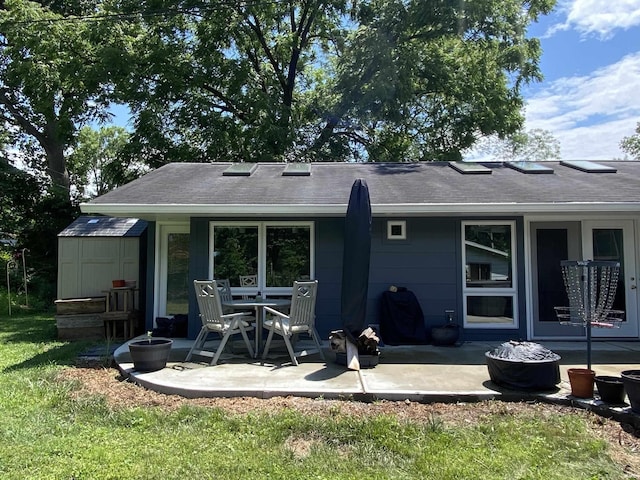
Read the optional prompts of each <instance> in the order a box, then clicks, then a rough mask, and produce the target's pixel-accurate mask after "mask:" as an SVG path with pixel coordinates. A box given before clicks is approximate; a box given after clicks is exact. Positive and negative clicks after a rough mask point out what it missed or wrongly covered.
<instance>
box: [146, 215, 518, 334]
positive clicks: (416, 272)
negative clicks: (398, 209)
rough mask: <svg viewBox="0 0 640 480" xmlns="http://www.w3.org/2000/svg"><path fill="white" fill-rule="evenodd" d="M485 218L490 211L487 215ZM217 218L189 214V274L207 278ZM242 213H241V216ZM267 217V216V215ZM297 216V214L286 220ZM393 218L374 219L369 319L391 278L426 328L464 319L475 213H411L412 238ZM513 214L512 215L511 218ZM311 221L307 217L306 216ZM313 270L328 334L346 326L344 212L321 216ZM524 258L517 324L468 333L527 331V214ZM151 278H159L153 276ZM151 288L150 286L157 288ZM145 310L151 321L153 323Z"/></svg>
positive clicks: (321, 325) (321, 327)
mask: <svg viewBox="0 0 640 480" xmlns="http://www.w3.org/2000/svg"><path fill="white" fill-rule="evenodd" d="M483 219H484V218H483ZM212 220H214V219H212V218H193V219H192V220H191V236H190V243H191V252H190V261H189V262H190V263H189V277H190V279H191V280H194V279H203V278H207V277H208V272H209V266H208V261H209V253H208V248H209V222H210V221H212ZM235 220H240V219H235ZM262 220H264V221H268V219H262ZM288 220H291V219H288ZM387 220H389V219H387V218H374V219H373V225H372V242H371V268H370V273H369V299H368V304H367V319H368V320H367V321H368V323H380V313H379V312H380V298H381V294H382V292H384V291H386V290H388V289H389V287H390V286H391V285H396V286H402V287H406V288H407V289H409V290H411V291H413V292H414V293H415V295H416V297H417V298H418V301H419V302H420V305H421V307H422V310H423V312H424V316H425V324H426V326H427V330H429V328H430V327H433V326H436V325H441V324H442V323H443V322H444V321H445V313H444V312H445V310H454V311H455V312H456V314H455V315H456V320H457V321H458V322H460V323H462V318H461V314H462V278H461V271H462V267H461V262H462V252H461V248H462V245H461V238H460V235H461V233H460V232H461V222H462V220H472V219H469V218H464V219H463V218H440V217H437V218H418V217H416V218H406V219H405V220H406V222H407V224H406V228H407V239H406V240H388V239H387V238H386V236H387ZM509 220H513V218H510V219H509ZM304 221H309V219H304ZM314 221H315V277H316V279H317V280H318V282H319V287H318V302H317V306H316V317H317V328H318V331H319V333H320V336H321V337H322V338H323V339H327V338H328V335H329V332H330V331H331V330H336V329H340V328H341V327H342V321H341V317H340V296H341V282H342V255H343V234H344V218H318V219H315V220H314ZM516 236H517V246H516V251H517V258H518V261H517V264H518V286H519V290H518V300H519V305H518V307H517V308H518V314H519V318H520V328H519V329H518V330H513V329H510V330H498V329H467V330H465V332H464V333H463V336H464V339H466V340H495V341H498V340H500V341H501V340H506V339H518V338H526V325H525V318H526V317H525V314H526V312H525V289H524V266H523V265H524V262H523V258H524V238H523V221H522V219H521V218H517V219H516ZM154 242H155V224H153V223H150V224H149V244H150V248H149V251H150V252H153V250H154V245H153V244H154ZM148 258H149V271H150V272H153V269H154V267H155V265H154V256H153V254H152V253H151V254H150V256H149V257H148ZM148 285H151V286H152V285H153V281H152V279H150V280H149V282H148ZM151 288H152V287H151ZM151 288H149V287H148V288H147V292H148V296H147V298H148V301H147V306H148V308H147V312H152V311H153V308H152V307H153V306H152V305H151V302H152V299H153V295H152V290H151ZM190 305H193V306H194V308H190V310H189V337H190V338H194V337H195V336H196V335H197V332H198V331H199V329H200V321H199V319H198V317H197V307H195V305H196V300H195V295H194V293H193V292H191V293H190ZM149 316H150V313H148V314H147V326H149V325H151V324H152V320H153V319H150V318H149Z"/></svg>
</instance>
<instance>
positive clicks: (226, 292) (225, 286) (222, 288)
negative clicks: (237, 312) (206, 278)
mask: <svg viewBox="0 0 640 480" xmlns="http://www.w3.org/2000/svg"><path fill="white" fill-rule="evenodd" d="M216 283H217V285H218V291H219V292H220V302H221V303H222V313H232V312H233V309H231V308H229V307H225V306H224V303H225V302H233V295H232V294H231V283H230V282H229V279H228V278H220V279H217V280H216Z"/></svg>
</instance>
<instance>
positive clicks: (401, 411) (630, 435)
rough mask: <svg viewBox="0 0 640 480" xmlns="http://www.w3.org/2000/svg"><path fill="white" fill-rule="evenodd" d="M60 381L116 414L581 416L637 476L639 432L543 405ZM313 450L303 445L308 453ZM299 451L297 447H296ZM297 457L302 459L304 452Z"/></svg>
mask: <svg viewBox="0 0 640 480" xmlns="http://www.w3.org/2000/svg"><path fill="white" fill-rule="evenodd" d="M59 378H60V380H62V381H76V382H78V385H79V387H78V388H77V389H75V390H74V391H73V395H74V396H75V397H76V398H81V397H85V396H87V395H103V396H104V398H105V400H106V402H107V403H108V405H110V406H111V407H114V408H130V407H135V406H139V407H158V408H161V409H164V410H167V411H172V410H176V409H178V408H180V407H181V406H184V405H194V406H202V407H215V408H220V409H223V410H224V411H225V412H227V413H229V414H231V415H244V414H247V413H250V412H254V411H269V412H276V411H278V410H280V409H295V410H297V411H299V412H301V413H303V414H310V415H320V416H327V417H329V416H330V417H336V416H341V415H349V416H357V415H360V416H363V417H364V416H375V415H394V416H395V417H396V418H398V420H400V421H410V422H442V424H444V425H473V424H475V423H477V422H478V421H479V420H481V419H482V418H484V417H486V416H488V415H495V414H501V415H519V414H530V413H531V412H535V413H536V414H538V415H541V416H545V415H551V414H554V413H563V414H570V415H580V416H582V417H585V418H587V420H588V425H589V428H590V429H591V430H592V431H593V432H594V433H595V434H596V435H597V436H598V437H599V438H602V439H604V440H606V441H607V442H608V443H609V445H610V447H611V448H610V454H611V456H612V458H613V459H614V460H615V461H616V462H617V463H618V464H620V465H622V466H623V467H624V469H625V471H626V472H627V474H629V475H630V477H631V478H637V476H640V455H639V454H640V435H639V434H640V432H638V431H634V429H633V428H632V427H631V426H629V425H621V424H620V423H618V422H616V421H613V420H609V419H606V418H603V417H600V416H598V415H595V414H593V413H591V412H587V411H585V410H582V409H578V408H573V407H567V406H560V405H550V404H545V403H535V402H521V403H515V402H514V403H510V402H501V401H486V402H478V403H429V404H423V403H416V402H410V401H404V402H391V401H385V400H382V401H378V402H374V403H362V402H354V401H341V400H323V399H312V398H303V397H274V398H269V399H260V398H253V397H235V398H193V399H191V398H184V397H180V396H178V395H165V394H162V393H157V392H154V391H151V390H147V389H146V388H142V387H140V386H138V385H135V384H133V383H131V382H129V381H128V380H127V379H126V378H124V377H123V376H122V375H121V374H120V372H119V371H118V370H116V369H113V368H68V369H65V370H63V371H62V372H61V373H60V376H59ZM310 446H311V445H307V447H308V448H310ZM297 448H300V447H297ZM296 455H299V456H304V455H306V452H305V449H304V448H303V449H302V450H301V451H297V452H296Z"/></svg>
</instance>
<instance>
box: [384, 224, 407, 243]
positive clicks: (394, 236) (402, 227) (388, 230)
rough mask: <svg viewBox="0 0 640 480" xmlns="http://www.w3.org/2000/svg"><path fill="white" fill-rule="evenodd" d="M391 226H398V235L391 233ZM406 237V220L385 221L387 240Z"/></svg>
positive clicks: (404, 238)
mask: <svg viewBox="0 0 640 480" xmlns="http://www.w3.org/2000/svg"><path fill="white" fill-rule="evenodd" d="M393 227H400V229H401V230H402V232H401V233H400V235H395V234H394V233H393ZM406 239H407V221H406V220H389V221H387V240H406Z"/></svg>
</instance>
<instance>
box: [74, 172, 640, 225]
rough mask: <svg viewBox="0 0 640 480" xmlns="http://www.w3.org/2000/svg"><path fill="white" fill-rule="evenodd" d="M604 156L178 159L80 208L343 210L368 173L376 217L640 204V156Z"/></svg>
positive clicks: (238, 212)
mask: <svg viewBox="0 0 640 480" xmlns="http://www.w3.org/2000/svg"><path fill="white" fill-rule="evenodd" d="M597 163H598V164H599V165H600V166H603V167H608V168H605V169H595V170H592V169H589V168H586V170H587V171H584V170H585V168H582V169H579V168H576V167H589V166H590V165H591V166H593V164H589V163H588V162H587V163H585V162H574V163H572V162H544V166H545V167H547V168H546V169H542V170H538V169H531V170H530V172H527V169H526V168H515V167H516V165H513V164H509V163H505V162H491V163H483V164H482V165H483V166H484V167H486V168H485V169H484V170H489V171H488V172H487V171H484V172H477V171H476V172H473V171H471V172H466V173H465V172H464V171H461V169H460V168H455V167H456V165H452V164H450V163H449V162H421V163H313V164H311V166H310V171H309V172H308V174H302V175H300V174H297V175H287V174H286V173H285V169H286V166H287V164H283V163H260V164H257V165H255V168H253V169H249V170H250V171H248V172H243V173H241V174H233V172H231V171H230V170H229V169H230V167H232V166H233V164H231V163H222V162H221V163H205V164H203V163H172V164H168V165H165V166H163V167H161V168H158V169H157V170H154V171H152V172H150V173H149V174H147V175H145V176H143V177H141V178H139V179H137V180H134V181H133V182H131V183H129V184H127V185H124V186H122V187H119V188H117V189H115V190H113V191H112V192H109V193H107V194H105V195H103V196H101V197H98V198H96V199H94V200H92V201H91V202H89V203H86V204H83V205H81V207H82V211H83V212H85V213H102V214H108V215H129V216H136V217H140V218H147V219H156V218H160V217H164V216H198V215H211V216H263V215H274V216H287V215H289V216H330V215H344V214H345V212H346V207H347V203H348V200H349V193H350V191H351V186H352V184H353V182H354V181H355V180H356V179H358V178H361V179H364V180H366V182H367V184H368V186H369V193H370V197H371V208H372V213H373V214H374V215H424V214H474V213H477V214H487V213H489V214H507V213H518V212H571V211H584V210H585V209H591V210H592V211H625V212H628V211H635V212H638V211H640V162H634V161H606V162H601V161H599V162H597ZM476 165H477V164H476ZM458 166H459V164H458ZM452 167H454V168H452ZM525 167H526V166H525ZM549 169H551V170H552V171H551V172H549ZM225 172H226V173H225ZM474 173H482V174H474ZM486 173H489V174H486ZM541 173H542V174H541Z"/></svg>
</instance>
